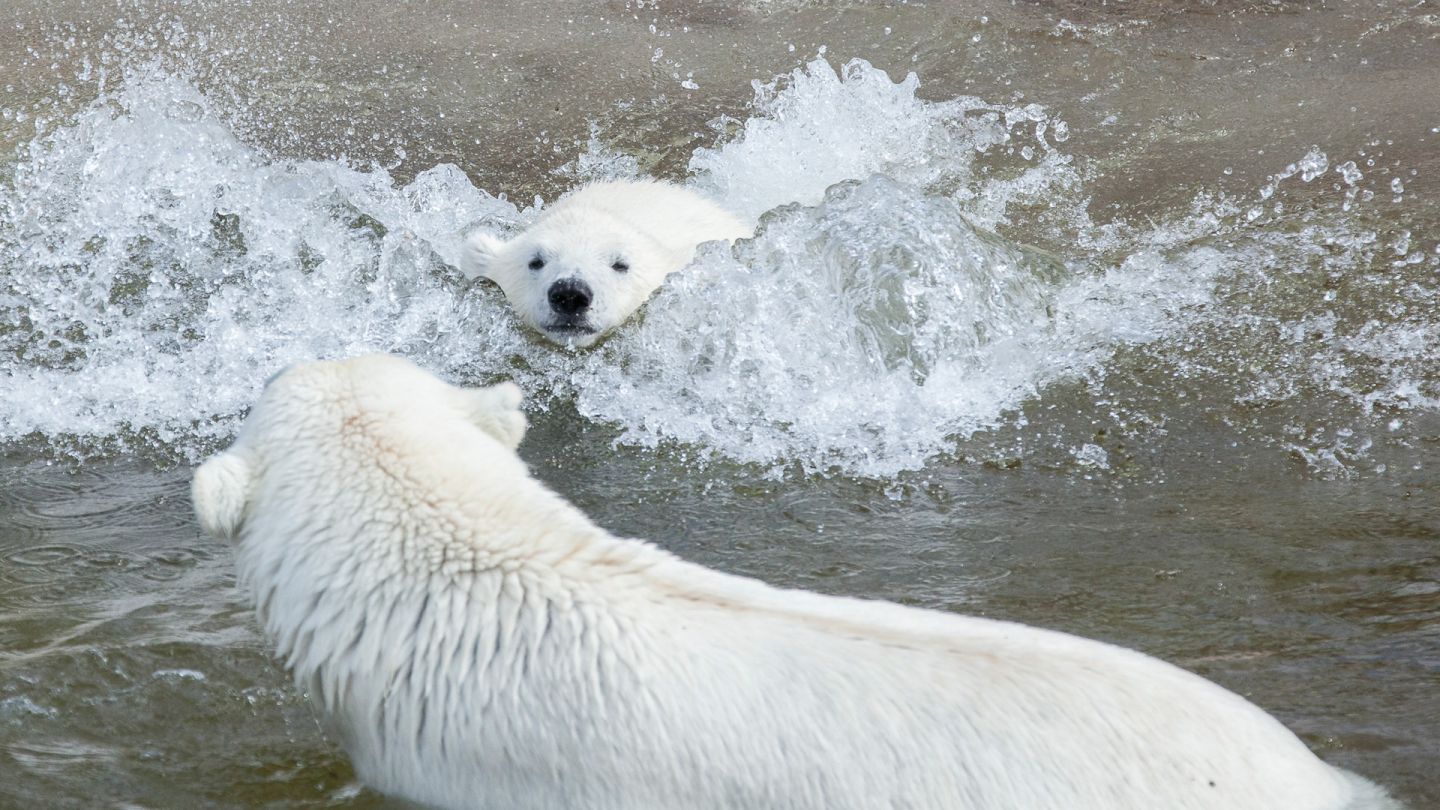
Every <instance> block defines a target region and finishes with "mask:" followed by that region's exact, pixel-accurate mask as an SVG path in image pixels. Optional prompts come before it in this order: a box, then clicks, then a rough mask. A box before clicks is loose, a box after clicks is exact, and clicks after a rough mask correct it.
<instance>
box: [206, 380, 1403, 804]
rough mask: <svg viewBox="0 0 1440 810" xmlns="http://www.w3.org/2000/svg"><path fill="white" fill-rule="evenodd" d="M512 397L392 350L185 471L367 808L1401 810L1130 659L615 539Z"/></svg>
mask: <svg viewBox="0 0 1440 810" xmlns="http://www.w3.org/2000/svg"><path fill="white" fill-rule="evenodd" d="M515 406H516V391H515V389H514V388H513V387H502V388H499V389H488V390H484V391H482V392H481V393H479V394H476V393H475V392H473V391H466V390H463V389H459V388H455V387H452V386H450V385H447V384H445V383H443V382H441V381H439V380H437V379H436V378H434V377H432V376H431V375H429V374H427V373H425V372H423V371H421V370H419V369H417V368H415V367H414V366H412V365H410V364H409V363H407V362H405V361H403V360H399V359H395V358H389V357H383V356H372V357H364V358H359V359H355V360H350V361H346V362H343V363H314V364H310V365H304V366H298V367H295V368H292V369H290V370H288V371H287V372H285V373H284V374H282V375H281V376H280V377H279V378H278V379H276V380H275V381H274V382H273V383H272V384H271V385H270V386H269V387H268V388H267V390H266V392H265V393H264V395H263V396H262V398H261V400H260V402H259V403H258V404H257V405H256V406H255V408H254V410H253V411H252V412H251V414H250V417H249V419H248V421H247V422H246V424H245V428H244V430H243V431H242V433H241V435H240V438H239V439H238V440H237V441H236V444H235V447H233V448H231V449H230V450H229V451H227V452H226V453H222V454H220V455H219V456H217V457H216V458H214V459H212V460H210V461H209V462H207V463H206V464H205V465H204V466H202V467H201V468H200V470H199V471H198V472H197V474H196V478H195V505H196V510H197V512H198V513H199V516H200V520H201V524H202V525H203V526H206V527H207V528H210V529H211V530H214V528H215V527H221V528H226V527H229V529H230V530H232V531H233V533H234V534H235V536H236V562H237V566H238V568H239V571H240V574H241V579H242V582H244V583H246V584H247V585H248V587H249V588H250V589H251V591H252V592H253V595H254V599H255V605H256V610H257V614H258V616H259V619H260V621H261V623H262V624H263V625H264V628H265V631H266V633H267V634H268V635H269V636H270V638H271V639H273V640H274V642H275V644H276V647H277V649H278V651H279V654H280V656H282V657H283V658H284V661H285V663H286V665H287V666H289V667H291V668H292V669H293V670H294V674H295V677H296V679H297V682H298V683H299V684H300V685H301V686H302V687H303V688H304V689H306V690H308V692H309V694H310V696H311V698H312V699H313V700H314V701H315V702H316V704H317V705H318V707H319V708H320V710H321V712H322V713H323V715H324V717H325V718H326V720H327V724H328V727H329V728H330V729H331V731H332V733H333V734H334V735H335V736H336V737H337V739H339V741H340V742H341V743H342V744H343V745H344V747H345V749H346V750H347V751H348V752H349V753H350V756H351V757H352V758H353V760H354V764H355V768H356V770H357V772H358V773H359V774H360V776H361V778H363V779H364V780H365V781H366V782H367V783H369V784H370V785H373V786H374V787H375V788H377V789H379V790H381V791H384V792H386V793H390V794H394V795H397V796H401V797H404V798H407V799H410V800H412V801H418V802H423V803H427V804H432V805H436V806H440V807H451V808H461V807H465V808H472V807H473V808H504V809H505V810H513V809H515V808H546V809H547V810H548V809H549V808H570V809H571V810H582V809H586V810H602V809H604V810H621V809H622V808H626V809H628V808H744V809H747V810H748V809H749V808H807V809H811V810H846V809H847V808H854V809H855V810H862V809H865V810H869V809H870V808H947V809H951V810H954V809H960V810H965V809H967V808H968V809H970V810H980V809H981V808H986V809H988V808H1021V809H1023V810H1047V809H1051V810H1086V809H1087V808H1095V809H1096V810H1101V809H1103V810H1122V809H1123V808H1145V810H1152V809H1154V808H1166V810H1182V809H1183V808H1224V810H1241V809H1243V808H1253V809H1254V810H1262V809H1263V810H1274V809H1275V808H1284V809H1285V810H1333V809H1336V808H1359V807H1387V806H1392V805H1391V803H1390V802H1389V800H1387V799H1385V798H1384V795H1383V793H1382V792H1381V791H1380V790H1379V789H1378V788H1375V787H1374V786H1373V785H1370V784H1369V783H1367V782H1364V781H1363V780H1361V779H1359V778H1358V777H1354V776H1351V775H1349V774H1346V773H1344V772H1342V771H1339V770H1337V769H1335V768H1333V767H1331V766H1329V765H1326V764H1325V763H1323V762H1321V761H1320V760H1319V759H1317V758H1316V757H1315V756H1314V755H1313V754H1312V753H1311V752H1310V751H1309V750H1308V749H1307V748H1306V747H1305V746H1304V745H1303V744H1302V743H1301V742H1300V741H1299V740H1298V739H1296V737H1295V736H1294V735H1293V734H1291V733H1290V732H1289V731H1287V730H1286V729H1285V728H1284V727H1283V726H1282V725H1280V723H1278V722H1277V721H1275V720H1274V719H1272V718H1271V717H1269V716H1268V715H1266V714H1265V713H1264V712H1262V711H1261V710H1259V709H1257V708H1256V707H1255V706H1253V705H1251V704H1249V703H1247V702H1246V701H1245V700H1243V699H1241V698H1240V697H1238V696H1236V695H1234V694H1232V693H1230V692H1227V691H1225V690H1224V689H1221V688H1220V687H1218V686H1215V685H1214V684H1211V683H1210V682H1208V681H1205V680H1203V679H1201V678H1199V677H1197V676H1195V675H1192V674H1190V673H1188V672H1185V671H1183V670H1180V669H1178V668H1176V667H1173V666H1170V665H1169V664H1166V663H1163V662H1161V661H1158V660H1156V659H1153V658H1149V657H1147V656H1145V655H1141V654H1139V653H1136V652H1132V651H1129V650H1125V649H1121V648H1119V647H1114V646H1110V645H1108V644H1103V643H1099V642H1095V641H1088V640H1085V639H1081V638H1076V637H1074V636H1068V635H1064V634H1061V633H1055V632H1050V631H1046V630H1040V629H1035V628H1031V627H1025V626H1022V625H1018V624H1011V623H1007V622H1000V621H991V620H986V619H977V618H967V617H962V616H956V615H951V614H946V613H939V612H935V611H929V610H919V609H914V608H907V607H901V606H898V605H893V604H888V603H884V602H872V601H862V600H858V599H842V598H835V597H829V596H820V595H816V594H811V593H805V592H801V591H791V590H781V589H778V588H773V587H770V586H768V585H765V584H763V583H761V582H758V581H756V580H752V579H746V578H743V577H737V576H730V575H726V574H722V573H718V572H715V571H711V570H709V569H707V568H703V567H701V566H698V565H694V564H691V563H687V562H684V561H682V560H680V559H678V558H676V557H674V556H672V555H671V554H668V553H666V552H664V551H661V550H659V549H657V548H655V547H653V546H651V545H649V544H647V543H644V542H640V541H636V540H626V539H620V538H616V537H613V536H611V535H610V534H608V533H606V532H605V531H604V530H603V529H600V528H598V527H596V526H595V525H594V524H592V523H591V522H590V521H589V520H588V519H587V518H586V517H585V516H584V515H583V514H581V513H580V512H579V511H577V510H576V509H575V508H574V507H572V506H571V505H569V504H568V503H566V502H565V501H564V500H562V499H561V498H559V497H558V496H556V495H555V494H554V493H552V492H550V491H549V490H548V489H546V488H545V487H544V486H543V485H541V484H540V483H539V482H537V481H535V480H534V479H533V478H531V477H530V475H529V474H528V471H527V469H526V467H525V465H524V464H523V463H522V462H521V461H520V459H519V458H518V457H517V456H516V454H515V453H514V452H513V450H512V448H513V446H514V445H515V443H516V442H517V441H518V440H519V438H520V434H521V433H522V432H523V427H524V422H523V418H522V417H521V416H520V415H519V413H518V412H517V411H516V410H515ZM486 407H488V408H490V409H491V410H490V411H489V412H486V410H485V408H486ZM236 458H241V459H245V461H244V464H243V465H237V464H235V463H234V462H233V461H231V459H236ZM217 465H218V467H217ZM242 472H243V473H245V474H247V475H246V476H241V473H242ZM221 490H228V491H225V492H223V494H222V492H221ZM237 502H241V503H243V504H244V507H243V509H240V510H237V509H236V507H235V504H236V503H237ZM236 516H243V517H236ZM232 518H234V519H237V520H240V521H241V522H240V523H239V524H238V526H230V523H231V520H232ZM222 533H229V532H222ZM1277 677H1278V676H1277ZM1317 694H1318V695H1322V697H1320V698H1319V699H1323V690H1320V689H1318V688H1317Z"/></svg>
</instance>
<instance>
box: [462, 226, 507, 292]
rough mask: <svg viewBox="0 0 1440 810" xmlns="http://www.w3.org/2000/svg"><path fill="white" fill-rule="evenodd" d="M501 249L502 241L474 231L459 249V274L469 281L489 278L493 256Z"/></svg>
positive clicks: (493, 261) (503, 243)
mask: <svg viewBox="0 0 1440 810" xmlns="http://www.w3.org/2000/svg"><path fill="white" fill-rule="evenodd" d="M503 247H505V242H504V240H502V239H497V238H495V237H493V236H491V235H490V234H488V233H485V232H483V231H475V232H474V233H472V234H470V235H469V236H467V237H465V245H464V246H463V247H462V248H460V272H461V273H463V274H464V275H465V278H467V279H470V280H471V281H474V280H475V279H477V278H481V277H485V278H490V277H491V276H490V269H491V267H493V266H494V264H495V256H496V255H497V254H498V253H499V252H500V249H501V248H503Z"/></svg>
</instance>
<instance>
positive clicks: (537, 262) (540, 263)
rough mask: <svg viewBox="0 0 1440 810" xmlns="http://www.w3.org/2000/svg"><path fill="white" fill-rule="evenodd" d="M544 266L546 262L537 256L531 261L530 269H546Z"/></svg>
mask: <svg viewBox="0 0 1440 810" xmlns="http://www.w3.org/2000/svg"><path fill="white" fill-rule="evenodd" d="M544 266H545V260H544V259H542V258H540V257H539V256H536V257H535V258H533V259H531V260H530V269H531V270H539V269H540V268H542V267H544Z"/></svg>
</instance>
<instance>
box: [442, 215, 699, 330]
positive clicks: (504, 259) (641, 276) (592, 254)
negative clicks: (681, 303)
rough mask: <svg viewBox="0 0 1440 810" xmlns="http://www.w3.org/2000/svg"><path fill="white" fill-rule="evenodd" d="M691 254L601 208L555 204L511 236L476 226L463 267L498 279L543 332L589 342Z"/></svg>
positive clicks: (622, 319) (519, 311) (521, 312)
mask: <svg viewBox="0 0 1440 810" xmlns="http://www.w3.org/2000/svg"><path fill="white" fill-rule="evenodd" d="M687 258H688V257H686V256H675V255H673V251H669V250H667V249H666V248H665V247H664V246H663V245H661V244H660V243H659V242H658V241H656V240H655V239H654V238H653V237H651V236H649V235H648V234H645V233H643V232H641V231H639V230H637V229H636V228H635V227H634V226H632V225H630V224H629V223H627V222H625V221H623V220H621V219H619V218H617V217H612V216H610V215H608V214H606V213H604V212H600V211H594V210H587V211H584V212H579V211H556V212H555V213H553V214H551V215H548V216H545V217H542V218H541V220H540V221H539V222H537V223H536V224H535V225H534V226H533V227H531V228H530V229H528V230H526V231H525V232H524V233H521V234H520V235H519V236H517V237H515V238H514V239H511V240H510V241H508V242H507V241H502V240H500V239H497V238H495V237H493V236H490V235H488V234H483V233H475V234H472V235H471V236H470V237H469V238H468V239H466V243H465V259H464V261H462V262H461V264H460V267H461V270H462V271H463V272H464V273H465V275H466V277H468V278H472V279H473V278H478V277H484V278H488V279H490V280H491V281H494V282H495V283H496V284H499V285H500V289H502V290H504V291H505V297H506V298H507V299H509V301H510V305H511V306H512V307H514V309H515V312H516V313H517V314H518V315H519V316H520V319H521V320H523V321H524V322H525V323H527V324H529V325H530V326H531V327H532V328H534V329H535V330H536V331H538V332H540V333H541V334H542V335H544V336H545V337H547V338H549V339H550V340H552V341H554V342H556V343H559V344H562V345H570V346H578V347H586V346H590V345H592V344H594V343H595V341H597V340H599V339H600V338H601V337H602V336H604V335H605V334H606V333H607V332H609V331H611V330H612V329H614V328H616V327H617V326H619V325H620V324H622V323H624V322H625V320H626V319H627V318H629V317H630V316H631V314H633V313H634V312H635V310H637V309H639V308H640V305H641V304H643V303H645V301H646V299H648V298H649V297H650V294H651V293H653V292H654V291H655V290H656V288H658V287H659V286H660V284H661V283H662V282H663V281H664V280H665V276H667V275H669V274H670V273H671V272H672V271H674V270H677V269H679V268H680V267H681V266H682V265H683V264H684V262H685V261H686V259H687Z"/></svg>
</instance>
